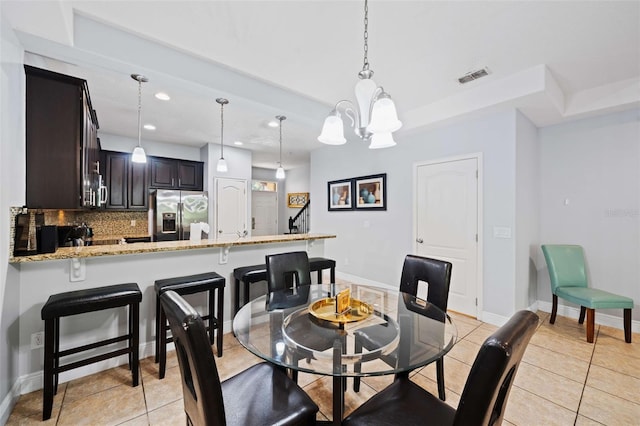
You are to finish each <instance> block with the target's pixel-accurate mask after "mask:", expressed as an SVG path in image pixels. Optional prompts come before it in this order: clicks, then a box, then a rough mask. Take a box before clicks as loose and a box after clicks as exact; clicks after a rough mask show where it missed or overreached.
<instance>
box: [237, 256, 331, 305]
mask: <svg viewBox="0 0 640 426" xmlns="http://www.w3.org/2000/svg"><path fill="white" fill-rule="evenodd" d="M325 269H330V273H331V282H332V283H335V282H336V261H335V260H333V259H327V258H325V257H312V258H310V259H309V270H310V271H311V272H317V273H318V283H322V271H323V270H325ZM233 278H234V281H235V291H236V292H235V297H234V304H233V308H234V312H233V315H235V314H237V313H238V311H239V310H240V307H241V306H244V305H245V304H246V303H247V302H248V301H249V286H250V285H251V284H253V283H257V282H259V281H266V280H267V266H266V265H265V264H262V265H251V266H242V267H240V268H236V269H234V270H233ZM240 282H242V284H243V293H242V296H243V297H242V301H241V299H240Z"/></svg>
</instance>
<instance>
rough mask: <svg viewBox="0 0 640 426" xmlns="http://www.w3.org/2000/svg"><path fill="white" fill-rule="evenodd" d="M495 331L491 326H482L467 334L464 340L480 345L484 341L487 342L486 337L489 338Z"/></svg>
mask: <svg viewBox="0 0 640 426" xmlns="http://www.w3.org/2000/svg"><path fill="white" fill-rule="evenodd" d="M495 330H496V328H494V327H493V326H490V325H488V324H483V325H481V326H480V327H477V328H476V329H475V330H473V331H472V332H471V333H469V334H467V335H466V336H465V338H464V339H465V340H468V341H470V342H472V343H475V344H477V345H482V344H483V343H484V341H485V340H487V337H489V336H491V334H493V332H494V331H495Z"/></svg>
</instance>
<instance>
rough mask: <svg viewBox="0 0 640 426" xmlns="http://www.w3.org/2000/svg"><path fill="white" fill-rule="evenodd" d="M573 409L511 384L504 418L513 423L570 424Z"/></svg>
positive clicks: (573, 416)
mask: <svg viewBox="0 0 640 426" xmlns="http://www.w3.org/2000/svg"><path fill="white" fill-rule="evenodd" d="M575 417H576V413H575V411H571V410H567V409H566V408H564V407H561V406H559V405H557V404H554V403H553V402H551V401H548V400H546V399H544V398H540V397H539V396H537V395H534V394H532V393H531V392H527V391H526V390H524V389H521V388H519V387H518V386H512V387H511V392H510V394H509V399H508V400H507V407H506V410H505V415H504V418H505V420H507V421H509V422H511V423H513V424H515V425H527V426H538V425H540V426H552V425H559V426H566V425H572V424H573V422H574V420H575Z"/></svg>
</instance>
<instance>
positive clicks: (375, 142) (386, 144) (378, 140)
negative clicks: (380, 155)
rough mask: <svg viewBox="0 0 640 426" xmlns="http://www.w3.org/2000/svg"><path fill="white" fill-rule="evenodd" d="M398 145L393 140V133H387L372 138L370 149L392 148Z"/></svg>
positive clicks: (374, 135) (375, 134)
mask: <svg viewBox="0 0 640 426" xmlns="http://www.w3.org/2000/svg"><path fill="white" fill-rule="evenodd" d="M395 145H396V141H394V140H393V135H392V134H391V132H387V133H374V134H373V136H371V143H370V144H369V149H380V148H390V147H392V146H395Z"/></svg>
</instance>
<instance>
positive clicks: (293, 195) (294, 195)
mask: <svg viewBox="0 0 640 426" xmlns="http://www.w3.org/2000/svg"><path fill="white" fill-rule="evenodd" d="M307 201H309V193H308V192H289V193H287V207H293V208H296V207H304V205H305V204H307Z"/></svg>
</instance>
